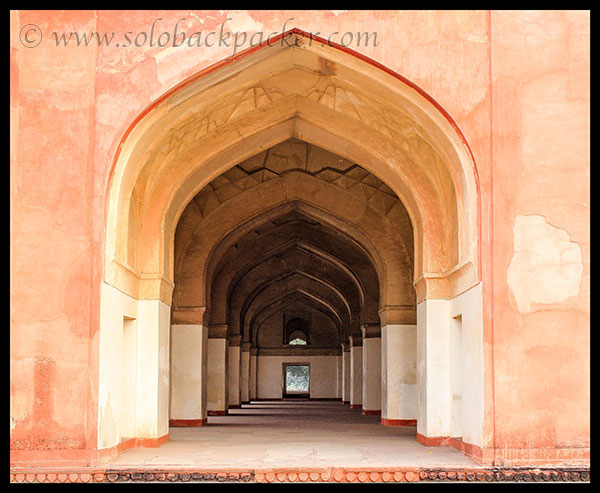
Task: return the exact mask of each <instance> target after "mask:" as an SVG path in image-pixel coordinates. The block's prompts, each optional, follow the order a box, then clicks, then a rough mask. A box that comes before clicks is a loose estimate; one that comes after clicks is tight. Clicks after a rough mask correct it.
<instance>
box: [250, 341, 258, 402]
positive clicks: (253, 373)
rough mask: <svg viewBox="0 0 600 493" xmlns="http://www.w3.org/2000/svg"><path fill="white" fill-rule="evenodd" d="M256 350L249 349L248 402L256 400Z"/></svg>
mask: <svg viewBox="0 0 600 493" xmlns="http://www.w3.org/2000/svg"><path fill="white" fill-rule="evenodd" d="M256 353H257V349H256V348H255V347H253V348H250V400H251V401H253V400H255V399H256V373H257V372H256V370H257V368H256V365H257V363H258V359H257V358H256Z"/></svg>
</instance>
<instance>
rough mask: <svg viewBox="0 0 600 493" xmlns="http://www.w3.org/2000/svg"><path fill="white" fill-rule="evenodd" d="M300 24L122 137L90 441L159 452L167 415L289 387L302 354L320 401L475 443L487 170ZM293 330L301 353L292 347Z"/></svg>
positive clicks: (168, 102) (182, 90)
mask: <svg viewBox="0 0 600 493" xmlns="http://www.w3.org/2000/svg"><path fill="white" fill-rule="evenodd" d="M291 35H292V36H295V37H296V39H298V40H300V42H299V43H297V44H295V45H293V46H292V47H289V46H280V47H276V46H269V47H264V48H263V49H260V50H256V51H255V52H254V53H251V54H248V56H247V57H245V58H243V59H240V60H236V61H235V62H233V63H231V64H228V65H225V66H223V67H220V68H219V69H218V70H216V71H214V72H212V73H211V74H210V76H207V78H205V77H204V74H199V75H198V76H197V77H192V78H191V79H190V80H188V81H186V82H185V83H183V84H181V85H180V86H178V87H177V88H175V89H174V90H173V91H171V92H170V93H169V94H167V95H165V96H164V97H163V98H161V99H160V100H159V101H158V102H157V103H156V105H155V107H154V108H152V110H151V111H149V112H146V113H145V115H144V116H143V118H141V119H140V120H139V121H137V122H136V123H135V125H134V126H133V127H132V128H131V129H130V131H129V132H128V134H127V137H126V139H125V140H124V142H123V145H122V147H121V150H120V153H119V155H118V156H117V159H116V161H115V167H114V170H113V177H112V181H111V191H110V194H109V196H110V200H109V203H108V216H107V220H108V223H107V232H106V240H107V241H106V255H105V284H103V298H102V299H103V300H104V302H105V304H104V306H105V309H104V311H103V312H102V314H103V316H104V320H105V323H102V324H101V325H102V327H106V330H104V331H102V330H101V342H100V353H101V357H100V367H101V369H100V371H101V381H102V382H103V388H101V389H100V393H101V397H100V401H99V403H100V407H101V410H100V415H101V416H104V417H103V418H101V419H100V422H99V439H100V440H101V442H102V443H103V444H105V445H106V446H114V445H111V444H115V443H119V442H123V440H129V438H130V436H131V435H132V434H133V435H134V436H135V438H136V440H144V441H145V443H154V444H156V445H160V444H161V443H164V442H165V441H167V440H168V439H169V438H168V437H169V425H171V426H175V427H179V426H202V425H205V424H206V422H207V417H208V416H219V415H225V414H227V412H228V410H230V409H235V408H238V407H239V406H240V405H241V404H242V403H247V402H249V401H250V400H253V399H258V400H260V399H279V398H282V397H283V396H284V395H286V394H288V391H286V385H287V384H285V381H286V380H285V378H284V375H285V368H286V366H285V365H290V364H296V365H303V366H304V371H306V372H308V380H309V382H310V384H309V383H306V386H307V388H306V389H305V394H304V395H308V396H309V397H310V398H312V399H334V400H335V399H339V400H341V401H343V402H346V403H348V404H349V405H350V407H351V408H358V409H360V410H361V411H362V412H363V413H364V414H366V415H377V416H379V415H380V416H381V418H380V421H381V423H382V424H383V425H387V426H398V425H399V426H405V425H415V424H416V426H417V434H416V437H417V439H418V440H419V441H421V442H422V443H424V444H427V445H447V444H448V443H450V439H451V438H453V439H454V440H458V441H459V442H460V443H462V441H463V440H464V442H465V443H467V444H468V445H469V446H470V447H474V450H480V447H481V445H482V443H483V442H482V440H483V431H484V430H483V400H482V398H483V346H482V337H483V335H482V324H481V289H480V282H479V271H480V268H479V260H478V255H479V247H478V245H479V240H478V236H479V232H478V229H477V224H478V219H477V218H478V215H479V209H478V184H477V183H478V182H477V176H476V174H475V167H474V163H473V161H472V157H471V155H470V152H469V150H468V147H466V145H465V142H464V138H463V137H462V136H461V135H460V134H458V133H457V131H456V127H455V125H454V124H453V122H452V121H451V119H450V118H449V117H448V115H447V114H445V113H444V112H443V111H440V108H439V107H438V106H437V105H435V104H433V102H432V101H431V100H430V99H428V98H427V97H426V95H425V94H424V93H423V92H422V91H420V90H418V89H417V88H415V87H414V86H413V85H411V84H410V83H408V82H407V81H405V80H403V79H402V78H400V77H399V76H397V75H395V74H390V73H389V72H386V71H382V69H381V67H378V66H376V65H374V64H370V63H367V62H365V61H364V60H361V59H358V58H356V57H355V55H354V54H353V53H351V52H348V51H339V50H338V49H337V48H336V47H335V46H328V45H315V44H303V43H302V40H303V39H304V36H305V33H302V32H301V31H294V32H293V33H292V34H291ZM265 50H268V51H265ZM215 77H216V78H215ZM292 81H293V83H292ZM375 87H378V88H379V90H380V92H378V91H376V90H374V88H375ZM383 94H385V95H386V96H387V99H386V100H384V99H381V97H382V95H383ZM230 132H234V134H235V135H234V134H232V133H230ZM236 135H237V137H236ZM119 211H127V213H126V214H122V213H120V212H119ZM121 293H128V297H127V298H124V297H123V295H122V294H121ZM133 300H138V301H137V302H135V303H133ZM136 305H137V306H136ZM109 319H112V320H113V322H112V323H116V324H117V325H119V322H118V320H119V319H121V320H123V334H124V335H123V336H121V335H119V334H118V333H117V332H119V331H117V332H114V329H109V328H108V327H109V326H110V325H109V324H108V323H107V321H108V320H109ZM125 321H127V323H125ZM291 321H293V322H294V323H293V324H290V322H291ZM457 321H460V327H459V328H458V329H457V330H455V332H454V333H455V335H457V337H456V338H454V336H452V337H451V335H450V326H451V325H452V324H455V325H456V324H457V323H459V322H457ZM125 325H127V326H129V327H130V330H129V332H131V333H132V335H128V336H126V335H125V332H127V331H125ZM113 327H114V326H113ZM136 327H137V329H135V328H136ZM294 328H296V329H298V328H301V330H300V334H301V335H302V337H303V338H304V339H303V340H304V341H305V342H306V344H302V345H295V344H292V345H290V344H289V342H290V340H289V338H288V336H289V335H290V334H291V331H292V332H293V329H294ZM135 330H137V333H136V334H137V335H135V334H133V333H134V332H135ZM102 334H104V336H103V335H102ZM111 334H112V335H111ZM142 334H143V335H142ZM114 337H116V338H117V340H116V341H115V340H113V342H109V340H110V338H114ZM118 339H120V341H119V340H118ZM115 342H116V343H117V344H118V345H120V351H115V346H114V344H115ZM102 348H104V350H103V349H102ZM453 348H454V349H453ZM455 348H461V351H462V352H461V353H459V352H458V351H457V350H456V349H455ZM451 354H452V355H454V356H451ZM458 354H460V358H456V357H455V356H456V355H458ZM120 369H122V372H121V371H119V370H120ZM112 382H114V383H112ZM122 382H125V383H124V384H123V383H122ZM439 389H444V391H443V392H440V390H439ZM288 390H289V389H288ZM123 392H129V393H130V394H135V396H136V398H135V416H134V417H133V418H130V416H131V414H132V409H131V407H130V406H129V405H128V404H127V400H126V399H125V400H123V399H119V400H118V402H119V403H118V404H116V405H114V407H115V408H114V409H113V403H112V401H111V400H110V399H111V397H113V398H114V397H115V396H117V395H119V394H122V393H123ZM463 404H467V405H463ZM118 416H121V417H120V418H119V417H118ZM126 422H127V423H129V424H125V423H126ZM115 425H116V426H115ZM148 440H149V442H148Z"/></svg>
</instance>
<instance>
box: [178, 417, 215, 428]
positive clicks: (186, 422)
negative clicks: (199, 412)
mask: <svg viewBox="0 0 600 493" xmlns="http://www.w3.org/2000/svg"><path fill="white" fill-rule="evenodd" d="M206 423H208V418H203V419H170V420H169V426H173V427H175V428H179V427H191V426H205V425H206Z"/></svg>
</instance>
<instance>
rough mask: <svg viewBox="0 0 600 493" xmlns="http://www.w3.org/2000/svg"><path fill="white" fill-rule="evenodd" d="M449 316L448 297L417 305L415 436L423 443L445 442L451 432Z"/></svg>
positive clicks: (429, 300) (442, 443)
mask: <svg viewBox="0 0 600 493" xmlns="http://www.w3.org/2000/svg"><path fill="white" fill-rule="evenodd" d="M450 320H451V317H450V301H449V300H441V299H426V300H424V301H422V302H421V303H419V304H418V305H417V353H418V361H419V367H418V371H417V382H418V389H419V394H418V395H419V399H418V402H419V406H418V413H419V418H418V422H417V440H419V441H420V442H421V443H424V444H426V445H445V444H446V443H447V442H448V440H449V439H448V437H449V436H450V419H451V418H450V417H451V405H450V403H451V399H450V389H451V387H450V375H451V371H450V347H451V344H450Z"/></svg>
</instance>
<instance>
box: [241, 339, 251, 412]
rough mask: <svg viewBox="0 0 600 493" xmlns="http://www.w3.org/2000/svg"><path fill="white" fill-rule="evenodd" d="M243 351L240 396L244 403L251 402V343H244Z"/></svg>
mask: <svg viewBox="0 0 600 493" xmlns="http://www.w3.org/2000/svg"><path fill="white" fill-rule="evenodd" d="M241 351H242V359H241V371H240V387H241V390H240V398H241V401H242V404H243V403H248V402H250V343H249V342H245V343H243V344H242V346H241Z"/></svg>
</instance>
